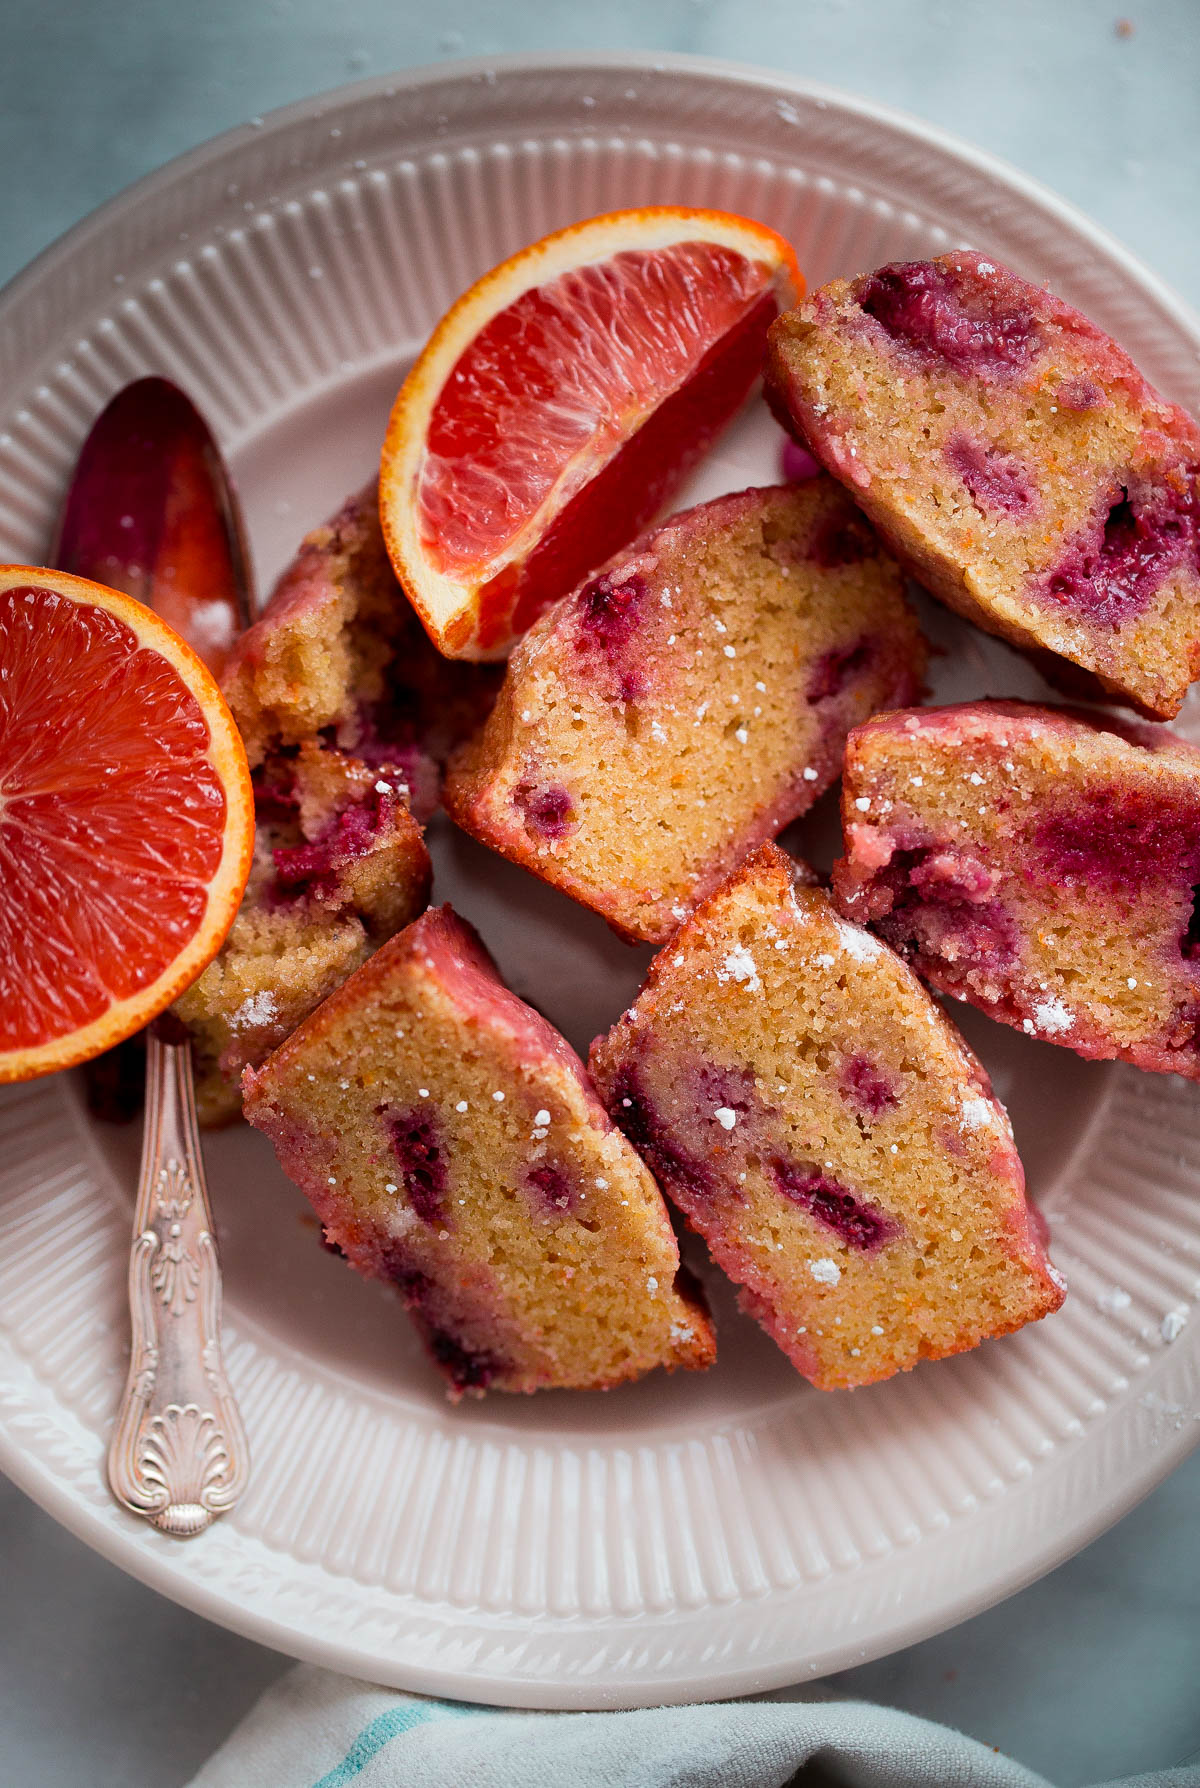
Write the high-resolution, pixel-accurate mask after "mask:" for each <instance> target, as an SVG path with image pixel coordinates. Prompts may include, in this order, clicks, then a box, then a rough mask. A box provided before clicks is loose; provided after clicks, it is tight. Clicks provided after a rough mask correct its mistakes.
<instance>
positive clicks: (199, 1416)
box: [108, 1019, 250, 1539]
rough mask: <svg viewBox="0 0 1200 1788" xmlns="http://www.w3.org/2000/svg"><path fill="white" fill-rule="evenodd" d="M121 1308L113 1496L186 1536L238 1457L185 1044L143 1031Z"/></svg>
mask: <svg viewBox="0 0 1200 1788" xmlns="http://www.w3.org/2000/svg"><path fill="white" fill-rule="evenodd" d="M148 1042H149V1051H148V1055H147V1058H146V1120H145V1130H144V1132H143V1137H142V1167H141V1174H140V1177H139V1180H138V1195H137V1214H136V1216H135V1218H134V1226H133V1227H134V1236H133V1249H132V1252H131V1254H130V1257H129V1308H130V1316H131V1319H132V1327H133V1351H132V1354H131V1356H130V1361H129V1377H128V1379H127V1381H126V1384H125V1394H124V1396H123V1397H122V1399H121V1407H120V1409H119V1410H118V1412H117V1425H116V1428H115V1429H114V1431H113V1437H112V1440H111V1442H110V1443H109V1449H108V1481H109V1483H110V1484H111V1486H112V1490H113V1495H114V1496H115V1497H116V1498H117V1501H118V1502H120V1503H123V1504H124V1506H125V1507H126V1508H127V1509H131V1510H132V1511H133V1513H134V1514H136V1515H144V1516H145V1517H146V1519H147V1520H148V1521H152V1522H153V1523H154V1525H155V1526H156V1527H159V1528H161V1529H162V1531H163V1532H164V1533H169V1534H174V1535H176V1536H177V1537H178V1538H180V1539H188V1538H190V1537H191V1536H192V1535H193V1534H198V1533H203V1531H204V1529H205V1528H206V1527H207V1526H208V1525H209V1524H210V1522H211V1521H213V1519H214V1518H215V1517H216V1516H217V1515H220V1514H223V1513H224V1511H225V1510H226V1509H231V1508H232V1507H233V1505H234V1503H235V1502H236V1501H237V1499H238V1497H239V1496H240V1495H241V1493H242V1491H243V1490H244V1489H245V1487H246V1478H247V1474H248V1471H249V1464H250V1460H249V1453H248V1451H247V1447H246V1436H245V1432H244V1430H243V1428H242V1418H241V1416H240V1415H239V1413H238V1407H237V1404H236V1403H235V1402H234V1400H233V1392H232V1390H231V1389H230V1385H229V1380H228V1378H227V1377H226V1375H225V1365H224V1362H223V1360H222V1358H221V1328H220V1325H221V1269H220V1265H219V1264H218V1261H217V1245H216V1241H215V1240H214V1238H213V1233H212V1228H213V1223H212V1213H211V1210H210V1208H209V1203H208V1192H207V1189H206V1187H205V1184H204V1166H203V1162H202V1160H201V1156H200V1137H199V1133H198V1131H197V1128H196V1103H195V1096H194V1093H193V1088H192V1059H191V1048H190V1045H189V1044H188V1043H187V1041H186V1040H180V1041H176V1040H175V1038H174V1036H173V1035H172V1034H171V1020H170V1019H167V1020H165V1021H164V1020H161V1019H160V1020H159V1021H158V1024H157V1025H156V1026H154V1027H152V1029H151V1032H150V1036H149V1039H148Z"/></svg>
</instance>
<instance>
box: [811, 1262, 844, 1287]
mask: <svg viewBox="0 0 1200 1788" xmlns="http://www.w3.org/2000/svg"><path fill="white" fill-rule="evenodd" d="M808 1270H809V1272H810V1273H811V1274H812V1276H813V1278H814V1279H815V1280H816V1281H817V1284H818V1285H836V1284H837V1282H838V1280H839V1279H840V1278H841V1276H842V1269H841V1267H840V1266H839V1265H838V1263H837V1261H836V1260H830V1259H828V1258H826V1259H824V1260H810V1261H809V1263H808Z"/></svg>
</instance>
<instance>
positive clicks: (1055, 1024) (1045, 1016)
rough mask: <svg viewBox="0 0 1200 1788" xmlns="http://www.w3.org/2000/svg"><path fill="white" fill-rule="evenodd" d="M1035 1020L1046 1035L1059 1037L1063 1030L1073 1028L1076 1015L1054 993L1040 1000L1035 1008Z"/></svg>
mask: <svg viewBox="0 0 1200 1788" xmlns="http://www.w3.org/2000/svg"><path fill="white" fill-rule="evenodd" d="M1033 1022H1034V1024H1035V1025H1036V1026H1037V1028H1038V1030H1039V1031H1041V1032H1042V1033H1043V1034H1044V1035H1045V1036H1047V1037H1057V1036H1061V1034H1062V1032H1063V1031H1069V1030H1070V1029H1071V1026H1072V1025H1073V1024H1074V1023H1075V1015H1074V1013H1073V1012H1071V1011H1070V1009H1069V1008H1068V1007H1067V1006H1064V1004H1063V1002H1062V1001H1061V1000H1060V999H1058V998H1056V997H1055V996H1054V995H1053V994H1052V995H1051V996H1050V998H1049V999H1046V1000H1040V1001H1039V1002H1038V1004H1037V1005H1036V1006H1035V1007H1034V1008H1033Z"/></svg>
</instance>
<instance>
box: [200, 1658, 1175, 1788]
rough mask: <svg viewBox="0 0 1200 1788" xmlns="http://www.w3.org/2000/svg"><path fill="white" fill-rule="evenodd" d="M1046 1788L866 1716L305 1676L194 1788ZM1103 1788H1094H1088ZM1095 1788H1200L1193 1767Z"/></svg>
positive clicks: (270, 1699)
mask: <svg viewBox="0 0 1200 1788" xmlns="http://www.w3.org/2000/svg"><path fill="white" fill-rule="evenodd" d="M805 1764H812V1765H813V1766H814V1767H813V1770H812V1772H810V1771H808V1770H805V1771H804V1774H803V1775H802V1776H801V1777H800V1778H799V1781H800V1782H801V1783H805V1782H811V1783H812V1784H813V1788H817V1784H819V1783H825V1784H827V1785H832V1784H842V1785H844V1788H1049V1784H1047V1782H1046V1778H1045V1777H1044V1776H1040V1775H1037V1774H1035V1773H1034V1771H1033V1770H1031V1769H1026V1768H1025V1767H1024V1765H1023V1764H1020V1763H1015V1762H1013V1760H1012V1759H1011V1758H1010V1757H1003V1756H1001V1755H1000V1753H999V1752H998V1751H993V1750H991V1749H990V1748H989V1747H988V1746H986V1745H982V1744H980V1743H978V1742H977V1740H975V1739H973V1738H965V1737H964V1736H963V1735H962V1734H961V1733H959V1732H952V1731H950V1729H949V1728H948V1727H946V1726H937V1725H934V1724H933V1722H932V1721H929V1720H919V1719H917V1718H916V1717H915V1716H914V1715H913V1714H908V1713H901V1712H899V1711H897V1710H896V1709H895V1708H888V1707H874V1706H872V1705H870V1704H869V1703H868V1702H865V1701H729V1702H719V1703H715V1704H710V1705H707V1706H701V1707H652V1708H642V1709H638V1710H637V1711H634V1712H630V1713H520V1712H513V1711H510V1710H507V1709H498V1708H492V1707H476V1706H472V1705H470V1704H468V1703H465V1702H454V1701H432V1700H427V1699H424V1698H422V1697H420V1696H417V1695H401V1694H397V1693H396V1692H395V1691H394V1690H391V1689H379V1688H374V1687H372V1685H371V1684H370V1683H365V1682H355V1681H353V1680H352V1679H351V1678H349V1677H345V1676H335V1675H333V1674H332V1673H331V1672H330V1671H327V1670H318V1669H316V1668H315V1667H314V1666H312V1665H308V1664H301V1665H299V1666H298V1667H297V1668H296V1669H294V1670H291V1671H289V1672H288V1674H287V1675H286V1676H284V1677H282V1678H281V1679H280V1681H279V1682H278V1683H276V1684H275V1685H274V1687H273V1688H271V1689H269V1690H268V1691H267V1693H266V1694H265V1695H264V1696H263V1698H262V1700H261V1701H260V1702H259V1703H258V1705H257V1706H256V1707H255V1708H253V1709H252V1710H251V1712H250V1713H249V1714H248V1715H247V1716H246V1718H245V1719H244V1720H243V1721H242V1723H241V1725H240V1726H239V1727H238V1728H237V1730H236V1731H235V1732H234V1733H233V1734H232V1736H231V1737H230V1738H229V1739H228V1740H227V1741H226V1743H225V1744H223V1745H222V1746H221V1749H220V1750H219V1751H218V1752H217V1753H216V1755H215V1756H214V1757H212V1758H210V1759H209V1761H208V1763H207V1764H206V1765H205V1767H204V1768H203V1769H202V1770H201V1771H200V1774H199V1775H198V1776H196V1777H195V1778H194V1780H193V1781H192V1783H191V1784H190V1788H348V1785H349V1784H351V1783H353V1784H354V1788H784V1784H785V1783H789V1782H791V1781H792V1779H793V1777H794V1776H795V1775H796V1772H797V1770H800V1769H801V1768H802V1766H804V1765H805ZM1098 1788H1099V1785H1098ZM1105 1788H1200V1764H1189V1765H1185V1766H1184V1767H1183V1768H1182V1769H1175V1770H1167V1771H1165V1772H1159V1773H1156V1774H1154V1775H1148V1776H1138V1777H1136V1778H1130V1779H1128V1780H1127V1781H1125V1782H1123V1783H1120V1784H1117V1783H1112V1784H1107V1785H1105Z"/></svg>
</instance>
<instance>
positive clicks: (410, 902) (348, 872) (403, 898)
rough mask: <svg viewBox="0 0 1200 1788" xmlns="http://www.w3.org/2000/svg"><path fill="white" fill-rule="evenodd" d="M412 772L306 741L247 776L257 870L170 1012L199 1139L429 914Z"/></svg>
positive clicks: (270, 757)
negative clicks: (383, 948)
mask: <svg viewBox="0 0 1200 1788" xmlns="http://www.w3.org/2000/svg"><path fill="white" fill-rule="evenodd" d="M410 762H411V760H409V759H405V761H404V762H402V763H400V764H389V763H388V762H387V761H386V760H385V759H382V758H381V759H378V760H377V761H376V762H375V763H374V764H371V765H368V764H365V763H363V762H362V760H361V759H360V758H356V757H352V756H351V755H350V754H349V753H348V752H344V751H339V750H338V749H337V747H336V746H334V745H324V744H319V743H318V742H317V741H315V740H308V741H306V742H305V743H304V744H303V745H299V746H297V747H295V749H293V750H289V751H277V752H271V753H270V754H269V755H268V756H267V758H266V759H265V760H264V762H263V763H261V764H260V765H259V766H258V768H257V769H256V770H255V772H254V814H255V835H254V861H253V865H252V867H251V870H250V879H249V881H248V883H247V885H246V892H245V894H244V895H243V897H242V903H241V906H240V907H239V908H238V913H237V917H236V918H235V920H234V922H233V925H232V928H231V929H230V931H229V934H228V936H227V937H226V939H225V941H224V943H223V944H222V946H221V948H220V950H219V951H218V953H217V955H216V956H215V957H214V959H213V960H212V962H210V963H209V965H208V967H207V968H206V969H205V970H204V973H203V974H202V975H201V976H200V978H199V979H198V980H197V981H194V982H193V983H192V985H191V986H190V987H189V988H188V990H187V992H186V993H184V994H183V995H181V997H180V998H179V999H178V1000H177V1001H176V1002H175V1005H174V1007H173V1008H172V1009H173V1011H174V1012H175V1014H176V1016H177V1017H178V1018H180V1019H181V1020H182V1021H183V1023H184V1024H186V1025H187V1027H188V1030H189V1032H190V1035H191V1042H192V1058H193V1064H194V1067H195V1077H196V1110H197V1115H198V1116H199V1119H200V1122H201V1123H202V1124H203V1125H205V1126H206V1127H209V1126H212V1125H215V1124H223V1123H228V1122H229V1121H230V1120H231V1119H233V1118H235V1117H236V1116H237V1114H238V1112H239V1111H240V1110H241V1103H242V1099H241V1076H242V1069H243V1068H246V1067H256V1066H257V1065H258V1064H259V1063H260V1062H262V1061H265V1060H266V1058H267V1056H268V1055H269V1054H270V1052H271V1050H272V1049H274V1048H275V1047H276V1046H277V1045H278V1044H279V1043H281V1042H282V1041H283V1039H284V1038H285V1037H286V1036H288V1035H289V1033H290V1032H291V1031H293V1030H294V1029H295V1028H296V1026H297V1025H298V1024H299V1023H300V1021H301V1020H302V1019H304V1018H307V1017H308V1015H309V1013H310V1012H311V1011H312V1010H313V1009H314V1007H316V1006H318V1005H320V1003H321V1001H322V1000H323V999H325V998H326V997H327V996H328V995H329V994H331V993H332V992H333V990H334V988H335V987H338V986H340V984H341V983H342V982H343V981H344V980H345V979H346V977H347V975H349V974H352V973H353V971H354V970H355V969H356V968H358V967H359V965H360V964H361V963H363V962H365V961H366V959H367V957H368V956H369V955H370V953H371V951H372V950H373V949H374V948H375V947H376V945H378V944H380V943H381V942H382V941H383V939H384V938H387V937H390V936H391V935H392V933H393V932H394V931H398V930H399V929H400V927H401V926H404V925H407V924H408V923H409V921H410V920H411V919H415V918H416V916H417V914H418V913H420V912H422V911H423V910H424V908H425V906H426V904H427V902H428V900H429V883H430V873H431V872H430V862H429V852H428V851H427V850H426V848H425V841H424V839H423V837H422V835H421V828H420V826H419V825H418V824H417V822H416V821H415V820H414V819H413V817H412V814H411V813H410V812H409V811H408V802H407V795H406V789H407V783H406V777H407V774H408V770H409V764H410Z"/></svg>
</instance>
